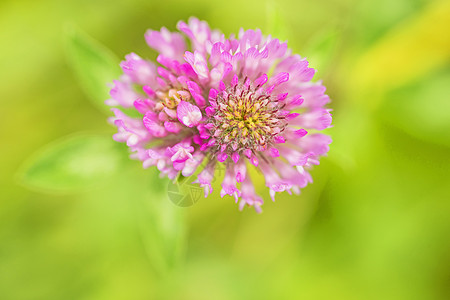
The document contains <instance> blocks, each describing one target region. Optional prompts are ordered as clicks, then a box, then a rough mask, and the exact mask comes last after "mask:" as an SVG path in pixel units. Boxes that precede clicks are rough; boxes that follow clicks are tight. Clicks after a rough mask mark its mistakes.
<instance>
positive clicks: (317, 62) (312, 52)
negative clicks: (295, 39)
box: [303, 28, 341, 70]
mask: <svg viewBox="0 0 450 300" xmlns="http://www.w3.org/2000/svg"><path fill="white" fill-rule="evenodd" d="M340 37H341V36H340V32H339V31H338V30H336V28H328V29H326V30H324V31H322V32H320V33H318V34H316V35H315V36H314V37H313V38H312V39H311V41H309V44H308V46H307V47H306V48H305V49H304V51H303V54H304V56H306V57H307V58H308V61H309V62H310V63H311V66H312V67H313V68H315V69H316V70H322V69H324V68H325V67H326V66H327V65H329V63H330V62H331V60H332V58H333V54H334V52H335V51H336V47H337V44H338V42H339V40H340ZM330 65H331V64H330Z"/></svg>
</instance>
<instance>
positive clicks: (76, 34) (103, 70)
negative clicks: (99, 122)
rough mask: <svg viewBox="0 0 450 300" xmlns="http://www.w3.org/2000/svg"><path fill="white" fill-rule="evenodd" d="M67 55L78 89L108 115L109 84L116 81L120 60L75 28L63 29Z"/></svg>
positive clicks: (118, 74) (119, 72)
mask: <svg viewBox="0 0 450 300" xmlns="http://www.w3.org/2000/svg"><path fill="white" fill-rule="evenodd" d="M65 42H66V53H67V58H68V61H69V63H70V65H71V67H72V68H73V70H74V72H75V74H76V76H77V78H78V80H79V81H80V84H81V86H82V87H83V89H84V91H85V92H86V94H87V95H88V97H89V98H90V99H91V100H92V102H93V104H94V105H95V106H97V107H98V108H99V109H100V110H101V111H104V112H109V108H108V106H106V105H105V100H107V99H108V98H109V87H108V85H107V84H108V83H111V82H112V81H113V80H114V79H117V78H119V76H120V74H121V70H120V67H119V62H120V61H119V59H118V58H117V57H116V56H115V55H114V54H113V53H112V52H111V51H110V50H109V49H107V48H106V47H105V46H103V45H101V44H100V43H99V42H97V41H95V40H94V39H93V38H91V37H90V36H88V35H87V34H86V33H84V32H82V31H81V30H80V29H77V28H76V27H74V26H68V27H67V28H66V30H65Z"/></svg>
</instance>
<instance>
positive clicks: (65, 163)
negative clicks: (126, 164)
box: [18, 134, 127, 193]
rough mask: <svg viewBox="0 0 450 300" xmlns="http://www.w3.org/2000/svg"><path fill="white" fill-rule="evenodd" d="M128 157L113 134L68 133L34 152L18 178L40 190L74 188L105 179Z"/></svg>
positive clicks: (50, 190)
mask: <svg viewBox="0 0 450 300" xmlns="http://www.w3.org/2000/svg"><path fill="white" fill-rule="evenodd" d="M126 157H127V155H126V153H125V149H124V148H123V145H121V144H119V143H117V142H115V141H113V140H112V138H111V137H109V136H105V135H90V134H79V135H74V136H68V137H65V138H62V139H60V140H57V141H55V142H53V143H50V144H49V145H47V146H44V147H43V148H42V149H41V150H39V151H38V152H37V153H35V154H34V155H32V157H30V159H29V160H28V161H26V162H25V164H24V165H23V166H22V168H21V170H20V171H19V173H18V178H19V180H20V182H21V183H23V184H24V185H26V186H27V187H29V188H32V189H37V190H39V191H44V192H63V193H64V192H74V191H78V190H82V189H85V188H88V187H92V186H94V185H96V184H98V183H101V182H102V181H103V180H104V179H106V178H108V177H109V176H110V175H112V174H114V173H115V172H116V171H118V170H119V168H120V166H121V165H122V163H123V161H124V158H126Z"/></svg>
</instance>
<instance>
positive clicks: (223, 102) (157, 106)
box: [106, 18, 331, 212]
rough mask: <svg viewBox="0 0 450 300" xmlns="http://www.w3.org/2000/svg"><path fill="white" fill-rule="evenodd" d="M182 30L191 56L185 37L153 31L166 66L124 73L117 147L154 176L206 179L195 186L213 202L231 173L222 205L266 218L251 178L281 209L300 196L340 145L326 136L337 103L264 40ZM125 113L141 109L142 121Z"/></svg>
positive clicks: (299, 61)
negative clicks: (216, 182) (280, 196)
mask: <svg viewBox="0 0 450 300" xmlns="http://www.w3.org/2000/svg"><path fill="white" fill-rule="evenodd" d="M177 28H178V29H179V30H180V31H181V32H182V33H184V36H186V37H187V39H189V43H190V45H191V49H188V47H187V44H186V40H185V37H184V36H183V34H182V33H179V32H170V31H169V30H167V29H166V28H162V29H161V30H160V31H153V30H149V31H147V33H146V34H145V39H146V41H147V43H148V45H149V46H150V47H151V48H153V49H155V50H156V51H158V52H159V56H158V57H157V62H158V64H155V63H153V62H150V61H148V60H145V59H143V58H141V57H140V56H138V55H137V54H134V53H131V54H129V55H127V56H126V57H125V61H123V62H122V63H121V67H122V69H123V72H124V74H123V75H122V77H121V78H120V79H119V80H117V81H114V84H113V86H112V89H111V92H110V95H111V99H109V100H107V101H106V103H107V104H108V105H111V106H115V107H116V108H112V110H113V112H114V114H115V116H114V117H112V119H111V120H112V122H113V123H114V124H115V126H117V128H118V133H116V134H115V135H114V139H115V140H116V141H119V142H126V144H127V145H128V146H129V148H130V149H131V151H132V152H133V154H132V157H133V158H136V159H139V160H141V161H142V162H143V165H144V167H145V168H147V167H149V166H156V167H157V168H158V170H159V171H160V172H161V173H162V174H164V175H166V176H168V177H169V178H170V179H175V178H177V176H179V174H180V173H181V174H182V175H183V176H191V175H193V174H194V173H198V175H197V178H196V180H195V183H198V184H199V185H200V186H201V187H203V188H204V191H205V197H206V196H207V195H208V194H210V193H212V186H211V182H212V180H213V176H214V171H215V168H216V167H217V165H218V164H223V165H224V166H225V170H226V171H225V178H224V180H223V182H222V191H221V196H222V197H223V196H225V195H231V196H233V197H234V198H235V200H236V202H238V201H239V200H240V203H239V206H240V208H241V209H242V208H243V207H244V206H245V205H250V206H254V208H255V209H256V211H258V212H260V211H261V208H260V206H261V204H262V203H263V200H262V198H261V197H260V196H258V195H257V194H256V193H255V189H254V186H253V184H252V181H251V179H250V177H249V174H248V172H247V168H248V167H250V166H251V165H253V166H255V167H257V168H258V169H259V170H260V171H261V173H262V174H263V176H264V178H265V182H266V186H267V187H268V188H269V192H270V196H271V197H272V199H273V200H274V199H275V193H276V192H283V191H287V192H289V193H291V192H294V193H296V194H298V193H299V192H300V188H303V187H305V186H306V185H307V184H308V182H311V181H312V179H311V176H310V174H309V173H308V169H310V168H311V166H312V165H316V164H319V161H318V159H319V156H321V155H324V154H326V152H328V149H329V147H328V145H329V144H330V143H331V139H330V137H329V136H327V135H324V134H321V133H319V131H321V130H323V129H325V128H328V127H330V124H331V114H330V109H327V108H324V106H325V104H327V103H328V102H329V101H330V99H329V97H328V96H327V95H325V87H324V86H323V85H322V84H321V82H311V79H312V77H313V76H314V72H315V71H314V69H312V68H310V67H308V61H307V60H306V59H304V58H301V57H300V56H299V55H293V54H291V51H290V50H289V49H288V48H287V44H286V43H285V42H280V41H279V40H278V39H275V38H272V37H271V36H263V35H262V34H261V31H260V30H247V31H244V30H242V29H241V30H240V31H239V34H238V36H234V35H231V36H230V37H229V38H225V36H224V34H222V33H221V32H220V31H218V30H211V29H210V28H209V26H208V24H207V23H206V22H204V21H199V20H198V19H196V18H191V19H190V20H189V22H188V23H187V24H186V23H184V22H179V23H178V25H177ZM189 50H190V51H189ZM117 107H122V108H134V109H136V110H137V111H138V112H139V113H140V114H141V117H139V118H134V117H131V116H128V115H127V114H125V113H124V112H123V111H121V110H120V109H119V108H117ZM200 166H201V167H200ZM200 168H202V170H197V169H200Z"/></svg>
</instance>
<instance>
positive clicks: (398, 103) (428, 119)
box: [380, 71, 450, 146]
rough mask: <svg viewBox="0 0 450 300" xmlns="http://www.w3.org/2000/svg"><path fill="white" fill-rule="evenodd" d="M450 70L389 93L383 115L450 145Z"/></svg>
mask: <svg viewBox="0 0 450 300" xmlns="http://www.w3.org/2000/svg"><path fill="white" fill-rule="evenodd" d="M449 82H450V72H448V71H447V72H446V73H444V74H442V73H439V74H437V75H435V76H431V77H429V78H427V79H426V80H422V81H420V82H415V83H413V84H411V85H408V86H405V87H403V88H401V89H397V90H394V91H392V92H390V93H388V94H387V96H386V99H387V100H388V101H386V102H385V103H383V105H382V107H381V109H380V112H381V116H382V117H383V118H384V119H385V120H387V121H388V122H390V123H392V124H393V125H395V126H397V127H399V128H400V129H402V130H404V131H405V132H407V133H409V134H410V135H412V136H414V137H417V138H420V139H421V140H426V141H431V142H434V143H437V144H442V145H447V146H450V101H448V99H447V98H446V97H443V95H449V94H450V85H449Z"/></svg>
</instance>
